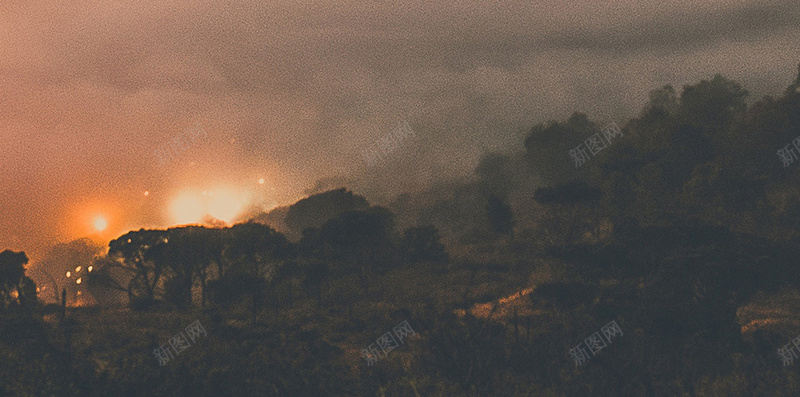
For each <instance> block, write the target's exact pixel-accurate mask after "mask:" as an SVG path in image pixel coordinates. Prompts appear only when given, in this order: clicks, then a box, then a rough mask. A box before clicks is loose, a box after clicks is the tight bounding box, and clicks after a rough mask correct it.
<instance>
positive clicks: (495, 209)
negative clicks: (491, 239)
mask: <svg viewBox="0 0 800 397" xmlns="http://www.w3.org/2000/svg"><path fill="white" fill-rule="evenodd" d="M486 213H487V214H488V216H489V226H490V227H491V228H492V231H493V232H494V233H496V234H501V235H508V234H512V233H513V231H514V213H513V212H512V211H511V207H509V206H508V204H506V203H505V202H504V201H503V199H502V198H500V197H499V196H496V195H494V194H493V195H491V196H489V202H488V203H487V204H486Z"/></svg>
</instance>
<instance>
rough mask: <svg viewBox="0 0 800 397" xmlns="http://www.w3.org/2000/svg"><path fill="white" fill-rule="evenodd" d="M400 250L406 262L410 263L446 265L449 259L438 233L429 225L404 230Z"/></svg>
mask: <svg viewBox="0 0 800 397" xmlns="http://www.w3.org/2000/svg"><path fill="white" fill-rule="evenodd" d="M400 249H401V252H402V253H403V256H404V257H405V258H406V260H408V261H410V262H412V263H417V262H426V261H427V262H433V263H447V261H448V260H449V259H450V258H449V256H448V255H447V252H446V251H445V248H444V245H443V244H442V242H441V237H440V236H439V231H438V230H437V229H436V228H435V227H434V226H431V225H426V226H416V227H410V228H408V229H406V230H405V231H404V232H403V240H402V242H401V243H400Z"/></svg>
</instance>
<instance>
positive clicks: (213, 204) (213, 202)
mask: <svg viewBox="0 0 800 397" xmlns="http://www.w3.org/2000/svg"><path fill="white" fill-rule="evenodd" d="M248 202H249V199H248V197H247V195H244V194H239V193H237V192H235V191H233V190H228V189H221V188H220V189H213V190H204V191H202V193H196V192H184V193H181V194H180V195H178V196H177V198H175V199H174V200H173V201H172V206H171V208H170V210H171V214H172V218H173V220H174V221H175V222H176V223H177V224H191V223H200V222H202V221H203V220H204V218H206V217H207V216H210V217H213V218H215V219H218V220H221V221H223V222H225V223H230V222H231V221H233V220H234V219H235V218H236V217H237V216H238V215H239V214H241V212H242V211H243V210H244V209H245V208H246V207H247V204H248Z"/></svg>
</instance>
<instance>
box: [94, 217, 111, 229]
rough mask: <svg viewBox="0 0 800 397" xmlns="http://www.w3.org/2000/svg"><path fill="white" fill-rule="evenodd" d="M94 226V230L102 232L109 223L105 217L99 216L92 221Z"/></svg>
mask: <svg viewBox="0 0 800 397" xmlns="http://www.w3.org/2000/svg"><path fill="white" fill-rule="evenodd" d="M92 225H93V226H94V230H96V231H98V232H102V231H103V230H106V228H107V227H108V221H107V220H106V218H105V217H103V216H97V217H95V218H94V220H93V221H92Z"/></svg>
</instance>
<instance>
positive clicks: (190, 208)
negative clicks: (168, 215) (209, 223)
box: [171, 193, 205, 224]
mask: <svg viewBox="0 0 800 397" xmlns="http://www.w3.org/2000/svg"><path fill="white" fill-rule="evenodd" d="M171 212H172V217H173V219H174V220H175V222H176V223H178V224H187V223H198V222H200V221H201V220H202V219H203V215H204V212H205V211H204V208H203V202H202V201H201V200H200V199H199V198H198V197H196V196H195V195H193V194H191V193H183V194H181V195H180V196H178V197H177V198H176V199H175V200H173V201H172V206H171Z"/></svg>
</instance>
